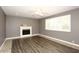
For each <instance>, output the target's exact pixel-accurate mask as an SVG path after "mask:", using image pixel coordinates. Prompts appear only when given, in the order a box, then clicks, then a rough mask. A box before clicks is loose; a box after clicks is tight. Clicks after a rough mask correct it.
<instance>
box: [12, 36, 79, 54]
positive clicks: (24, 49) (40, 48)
mask: <svg viewBox="0 0 79 59" xmlns="http://www.w3.org/2000/svg"><path fill="white" fill-rule="evenodd" d="M11 52H12V53H78V52H79V50H76V49H73V48H70V47H67V46H64V45H61V44H58V43H56V42H53V41H51V40H48V39H45V38H42V37H38V36H36V37H31V38H24V39H16V40H12V48H11Z"/></svg>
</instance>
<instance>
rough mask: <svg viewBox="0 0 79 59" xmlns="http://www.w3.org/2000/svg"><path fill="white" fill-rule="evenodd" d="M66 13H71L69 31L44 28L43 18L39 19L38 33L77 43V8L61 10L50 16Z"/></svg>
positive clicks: (78, 11) (78, 17) (78, 37)
mask: <svg viewBox="0 0 79 59" xmlns="http://www.w3.org/2000/svg"><path fill="white" fill-rule="evenodd" d="M66 14H71V32H61V31H53V30H52V31H50V30H45V19H43V20H40V33H41V34H44V35H47V36H51V37H54V38H58V39H62V40H65V41H69V42H72V41H75V43H77V44H79V9H75V10H72V11H68V12H63V13H61V14H57V15H54V16H52V17H57V16H62V15H66Z"/></svg>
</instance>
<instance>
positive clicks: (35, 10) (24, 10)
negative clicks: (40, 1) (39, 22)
mask: <svg viewBox="0 0 79 59" xmlns="http://www.w3.org/2000/svg"><path fill="white" fill-rule="evenodd" d="M76 8H79V7H78V6H37V7H36V6H2V9H3V11H4V12H5V14H6V15H10V16H20V17H27V18H33V19H40V18H44V17H48V16H51V15H55V14H58V13H61V12H65V11H69V10H72V9H76Z"/></svg>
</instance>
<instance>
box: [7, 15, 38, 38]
mask: <svg viewBox="0 0 79 59" xmlns="http://www.w3.org/2000/svg"><path fill="white" fill-rule="evenodd" d="M21 24H24V25H27V26H32V33H33V34H38V33H39V21H38V20H33V19H27V18H23V17H14V16H6V37H7V38H9V37H17V36H20V25H21Z"/></svg>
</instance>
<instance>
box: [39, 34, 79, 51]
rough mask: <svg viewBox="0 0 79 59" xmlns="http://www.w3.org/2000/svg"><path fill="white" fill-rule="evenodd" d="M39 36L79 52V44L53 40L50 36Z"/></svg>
mask: <svg viewBox="0 0 79 59" xmlns="http://www.w3.org/2000/svg"><path fill="white" fill-rule="evenodd" d="M39 36H40V37H43V38H46V39H49V40H52V41H54V42H57V43H59V44H62V45H65V46H68V47H72V48H74V49H77V50H79V45H78V44H75V43H71V42H68V41H64V40H61V39H58V38H53V37H50V36H47V35H42V34H39Z"/></svg>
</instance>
